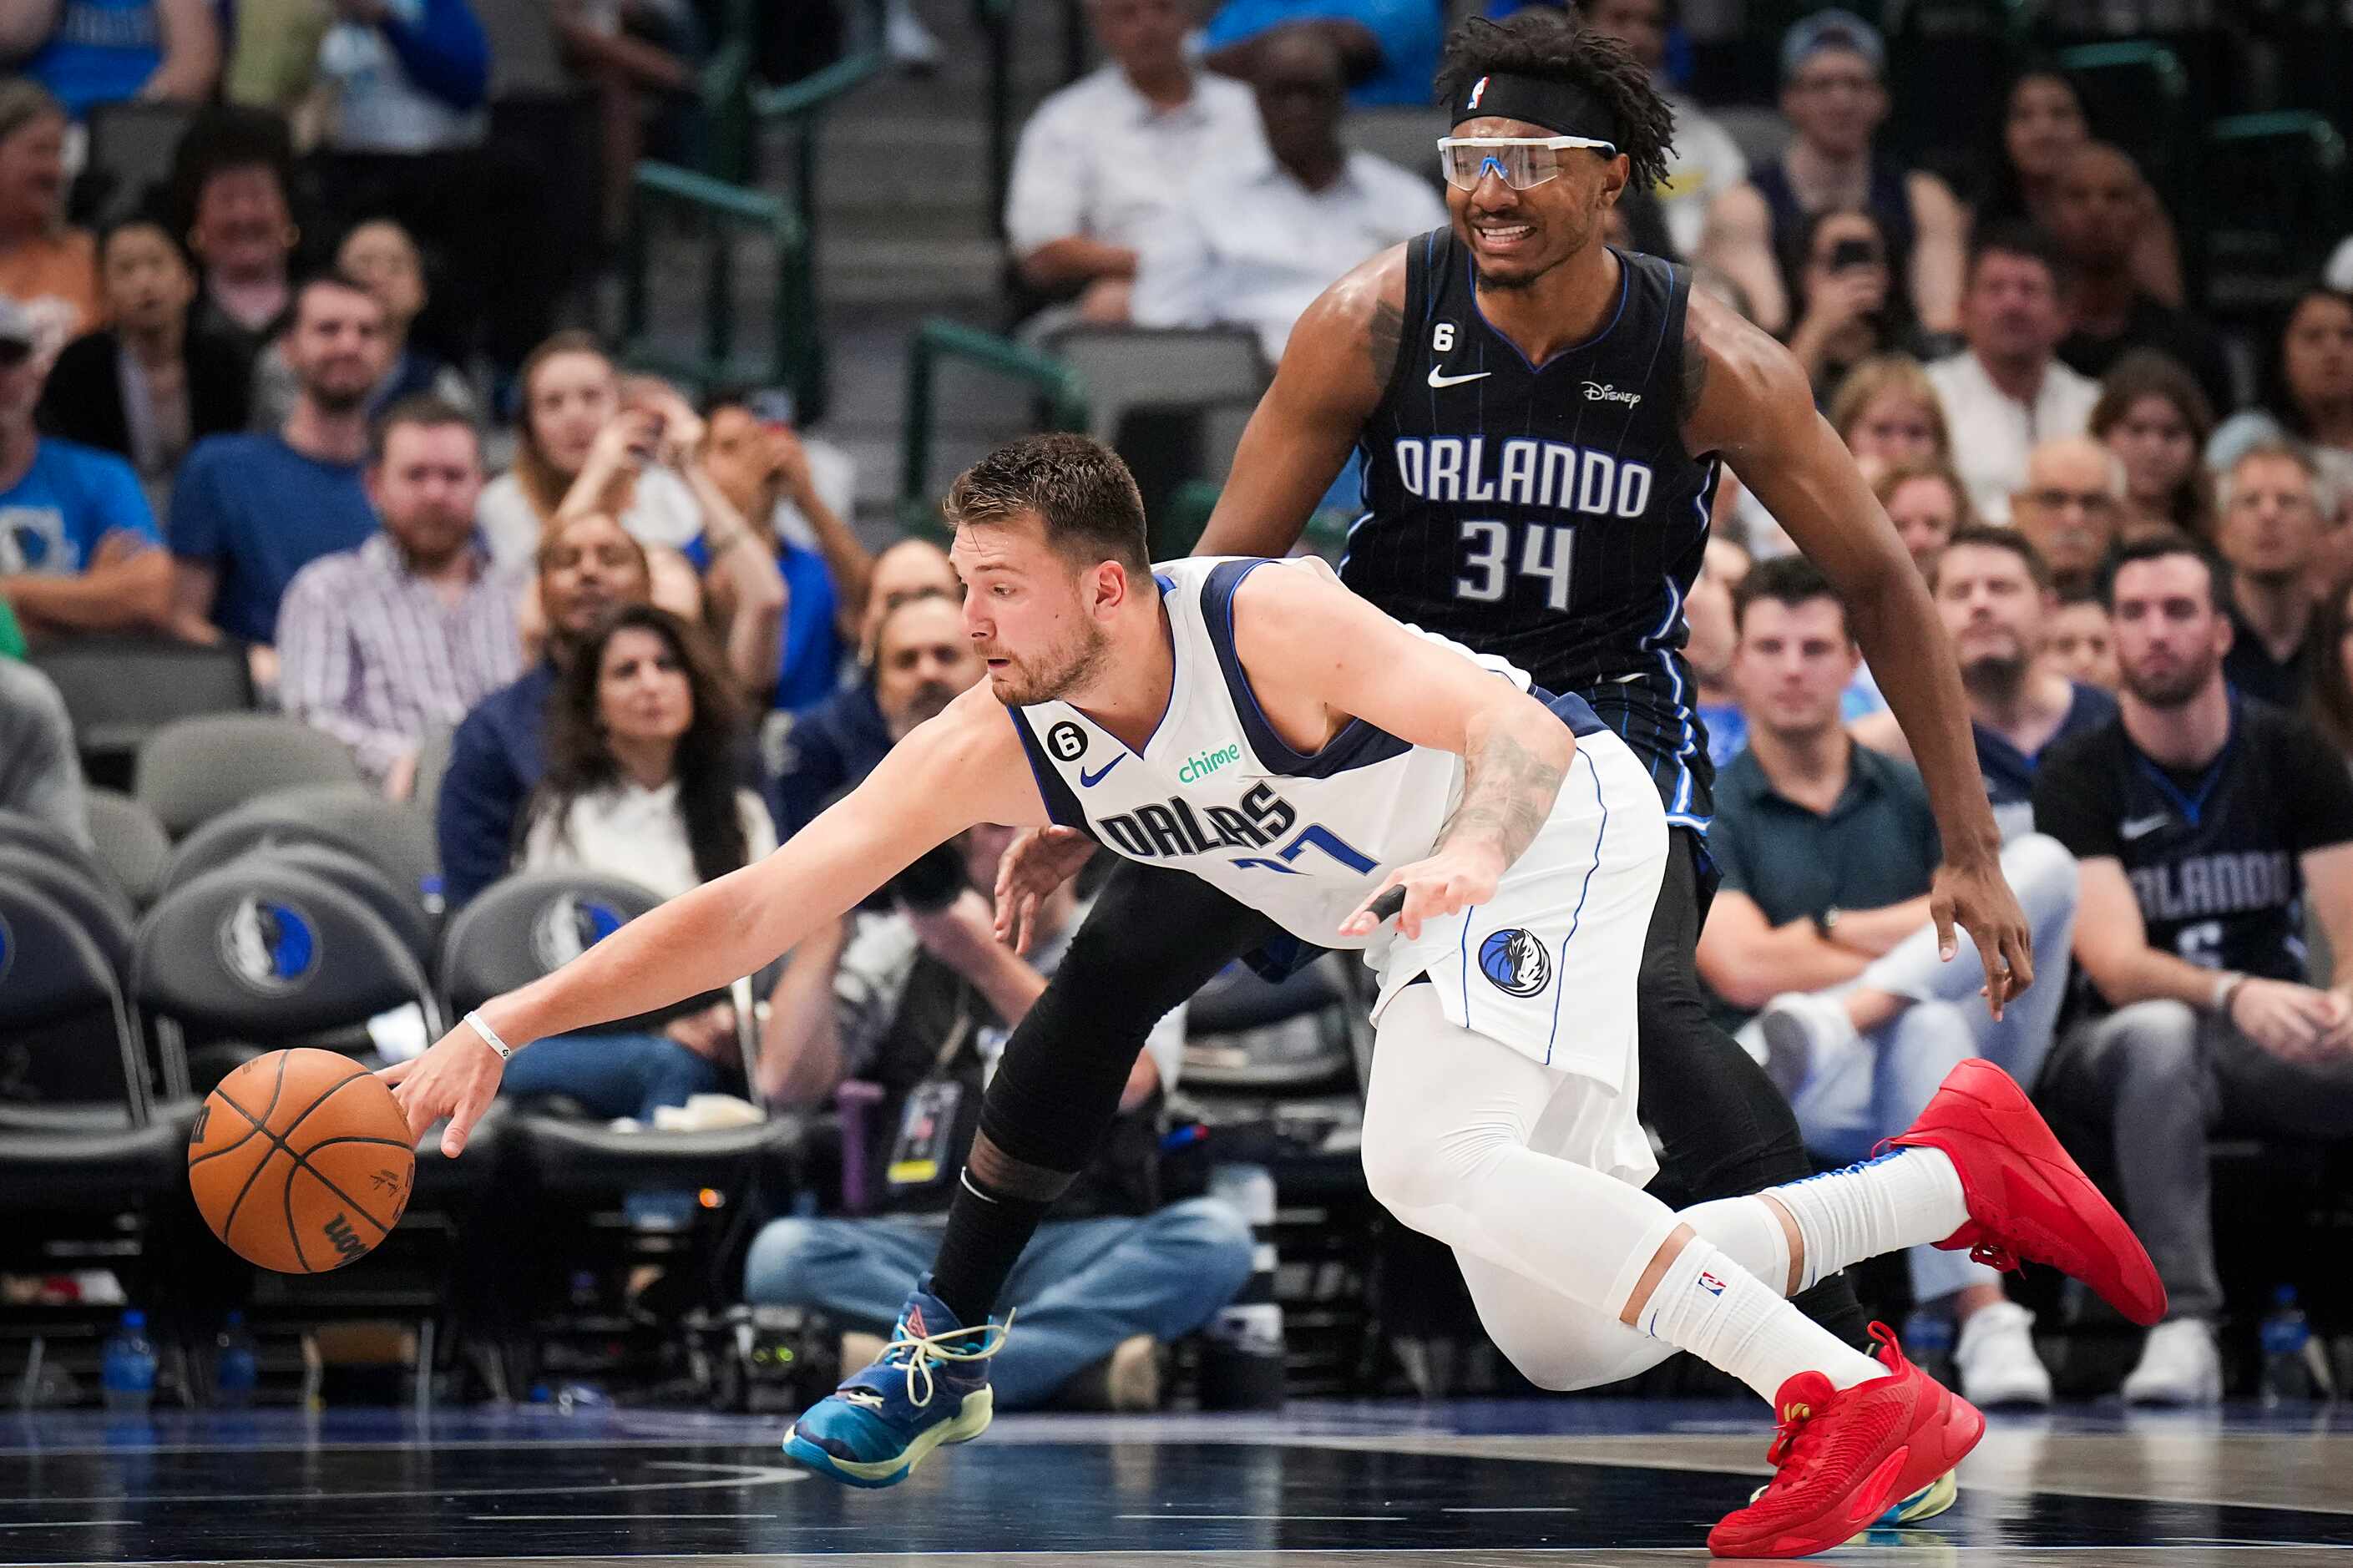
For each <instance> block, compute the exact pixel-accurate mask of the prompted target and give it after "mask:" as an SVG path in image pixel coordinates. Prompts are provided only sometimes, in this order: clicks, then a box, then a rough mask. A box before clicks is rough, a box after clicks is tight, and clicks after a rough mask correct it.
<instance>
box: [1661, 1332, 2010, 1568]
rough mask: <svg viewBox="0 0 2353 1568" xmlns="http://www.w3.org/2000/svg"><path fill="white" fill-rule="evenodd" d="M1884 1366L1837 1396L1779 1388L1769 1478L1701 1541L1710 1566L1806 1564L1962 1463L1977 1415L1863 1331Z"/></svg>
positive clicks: (1883, 1339)
mask: <svg viewBox="0 0 2353 1568" xmlns="http://www.w3.org/2000/svg"><path fill="white" fill-rule="evenodd" d="M1871 1336H1872V1338H1873V1339H1875V1340H1877V1341H1879V1342H1880V1349H1879V1359H1880V1360H1881V1361H1882V1362H1883V1363H1885V1364H1886V1366H1887V1367H1888V1369H1889V1371H1888V1374H1887V1375H1886V1376H1885V1377H1874V1378H1873V1379H1872V1380H1871V1381H1870V1382H1869V1383H1859V1384H1855V1385H1854V1386H1853V1387H1852V1388H1850V1389H1846V1390H1844V1391H1843V1392H1841V1391H1839V1390H1836V1389H1833V1388H1831V1380H1830V1379H1829V1378H1827V1377H1825V1376H1824V1375H1822V1374H1821V1373H1819V1372H1801V1373H1799V1374H1798V1375H1797V1376H1795V1377H1793V1378H1791V1379H1789V1381H1788V1382H1787V1383H1785V1384H1782V1385H1781V1393H1780V1397H1779V1398H1778V1399H1776V1400H1775V1401H1774V1406H1775V1408H1776V1409H1778V1411H1779V1412H1780V1414H1781V1429H1780V1431H1779V1432H1778V1434H1776V1435H1775V1436H1774V1438H1773V1446H1772V1447H1770V1448H1768V1449H1767V1450H1766V1451H1765V1457H1766V1458H1767V1459H1770V1460H1771V1461H1772V1462H1773V1465H1774V1467H1775V1471H1776V1473H1775V1475H1774V1477H1773V1479H1772V1480H1771V1481H1770V1482H1768V1483H1767V1486H1766V1488H1765V1489H1764V1490H1763V1491H1762V1492H1759V1493H1758V1494H1757V1498H1756V1500H1754V1501H1753V1502H1751V1503H1750V1504H1749V1505H1748V1506H1747V1507H1746V1508H1744V1509H1740V1510H1736V1511H1735V1512H1732V1513H1728V1514H1725V1516H1724V1517H1723V1518H1722V1519H1721V1520H1719V1521H1716V1526H1715V1529H1714V1530H1711V1531H1708V1532H1707V1549H1708V1550H1709V1551H1710V1552H1714V1553H1715V1555H1716V1556H1718V1557H1806V1556H1810V1555H1811V1554H1813V1553H1814V1552H1826V1551H1828V1550H1829V1549H1830V1548H1831V1547H1833V1546H1838V1545H1841V1544H1842V1543H1844V1542H1847V1541H1850V1540H1852V1539H1853V1538H1854V1536H1856V1535H1857V1534H1859V1533H1860V1532H1862V1531H1866V1530H1868V1529H1870V1528H1871V1527H1872V1525H1873V1524H1874V1523H1876V1522H1877V1521H1878V1520H1879V1518H1880V1516H1881V1515H1882V1514H1883V1513H1885V1512H1886V1511H1887V1505H1888V1504H1889V1503H1891V1502H1893V1501H1894V1500H1897V1499H1899V1498H1904V1497H1908V1496H1910V1495H1911V1494H1912V1493H1913V1492H1915V1491H1917V1490H1918V1489H1920V1488H1922V1487H1924V1486H1926V1485H1927V1484H1928V1483H1929V1482H1930V1481H1932V1480H1934V1479H1936V1478H1937V1477H1938V1476H1941V1475H1943V1474H1944V1473H1945V1472H1946V1471H1947V1470H1949V1469H1951V1468H1953V1467H1954V1466H1955V1465H1957V1464H1958V1463H1960V1460H1961V1456H1962V1455H1964V1454H1966V1453H1968V1451H1969V1450H1970V1449H1971V1448H1974V1447H1977V1445H1978V1438H1979V1437H1981V1436H1984V1435H1985V1417H1984V1416H1982V1415H1978V1412H1977V1407H1976V1406H1975V1405H1971V1404H1970V1403H1969V1402H1968V1400H1966V1399H1963V1398H1962V1397H1961V1396H1960V1395H1959V1394H1955V1393H1953V1392H1952V1391H1951V1390H1949V1389H1947V1388H1946V1387H1945V1386H1944V1385H1943V1384H1940V1383H1938V1382H1937V1381H1936V1379H1935V1378H1933V1377H1930V1376H1929V1375H1928V1374H1927V1373H1925V1372H1922V1371H1921V1370H1920V1369H1919V1368H1918V1367H1916V1366H1914V1365H1913V1364H1912V1363H1910V1362H1908V1361H1906V1360H1905V1359H1904V1352H1903V1350H1902V1349H1901V1347H1899V1346H1898V1345H1897V1344H1896V1342H1895V1336H1894V1334H1892V1333H1890V1332H1888V1331H1887V1329H1886V1327H1885V1325H1883V1324H1880V1323H1873V1324H1872V1325H1871Z"/></svg>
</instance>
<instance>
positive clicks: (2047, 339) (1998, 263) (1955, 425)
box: [1928, 229, 2100, 571]
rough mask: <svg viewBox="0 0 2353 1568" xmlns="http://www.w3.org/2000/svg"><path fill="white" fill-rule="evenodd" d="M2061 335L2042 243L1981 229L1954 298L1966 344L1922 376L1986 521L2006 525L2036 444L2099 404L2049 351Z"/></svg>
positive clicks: (2066, 430) (2054, 275) (2082, 419)
mask: <svg viewBox="0 0 2353 1568" xmlns="http://www.w3.org/2000/svg"><path fill="white" fill-rule="evenodd" d="M2066 331H2067V318H2066V314H2065V312H2064V311H2063V310H2062V309H2061V307H2060V301H2059V263H2058V260H2057V258H2056V257H2055V255H2054V254H2053V252H2052V248H2051V244H2050V241H2049V240H2047V239H2045V238H2044V237H2042V235H2040V234H2037V233H2035V232H2033V231H2032V230H2030V229H1989V230H1987V231H1985V232H1983V233H1981V234H1979V235H1978V237H1977V238H1976V239H1975V240H1974V241H1973V242H1972V244H1971V247H1970V250H1969V268H1968V288H1967V289H1966V291H1965V292H1964V294H1963V296H1962V300H1961V336H1962V338H1963V340H1964V341H1965V342H1967V343H1968V347H1967V348H1965V349H1963V350H1962V351H1961V352H1960V353H1957V354H1954V355H1952V356H1951V357H1950V358H1947V359H1941V360H1938V361H1937V362H1936V363H1934V364H1932V365H1930V366H1929V367H1928V380H1929V383H1930V384H1932V385H1934V386H1935V387H1936V395H1937V397H1938V398H1939V399H1940V400H1941V401H1942V402H1943V403H1944V405H1945V417H1946V419H1947V421H1948V422H1950V424H1951V426H1952V431H1953V466H1954V467H1955V468H1958V469H1959V470H1960V474H1961V478H1962V479H1966V480H1968V486H1969V500H1970V501H1971V502H1972V503H1973V504H1975V506H1976V507H1977V509H1978V516H1979V517H1982V518H1984V519H1985V520H1986V521H1989V522H2008V521H2010V496H2011V494H2012V493H2013V492H2014V491H2016V490H2017V489H2019V488H2020V486H2021V483H2022V482H2023V481H2024V479H2025V478H2026V460H2027V457H2028V454H2029V453H2031V451H2032V450H2033V449H2034V445H2035V443H2036V442H2038V441H2051V440H2054V439H2056V438H2058V437H2063V436H2080V435H2082V434H2083V433H2084V426H2085V424H2086V422H2087V421H2088V420H2089V419H2090V418H2091V416H2092V405H2093V404H2094V403H2097V402H2098V401H2099V400H2100V387H2099V383H2097V382H2095V381H2092V380H2089V379H2087V378H2086V377H2084V376H2081V375H2078V374H2075V373H2074V372H2073V371H2072V370H2069V369H2068V368H2067V367H2066V366H2065V365H2063V364H2062V363H2059V362H2058V360H2057V359H2056V358H2054V357H2053V351H2054V350H2055V349H2056V348H2057V346H2058V343H2059V340H2060V339H2061V338H2062V337H2063V336H2064V335H2065V334H2066ZM2052 570H2053V571H2057V570H2059V565H2058V563H2057V562H2056V561H2053V562H2052Z"/></svg>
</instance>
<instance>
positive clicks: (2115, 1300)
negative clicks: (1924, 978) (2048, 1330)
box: [1887, 1058, 2165, 1327]
mask: <svg viewBox="0 0 2353 1568" xmlns="http://www.w3.org/2000/svg"><path fill="white" fill-rule="evenodd" d="M1924 1124H1926V1125H1924ZM1946 1137H1954V1138H1963V1139H1970V1138H1973V1139H1976V1140H1978V1141H1979V1142H1985V1143H1990V1144H1994V1145H1997V1146H1999V1147H2000V1148H2001V1149H2003V1150H2005V1151H2006V1152H2008V1154H2009V1156H2010V1158H2009V1159H2008V1160H2006V1161H2005V1162H2004V1163H2005V1165H2006V1166H2007V1167H2008V1168H2010V1169H2013V1170H2017V1171H2019V1172H2020V1173H2021V1174H2023V1175H2024V1176H2026V1177H2027V1178H2028V1179H2029V1180H2030V1181H2031V1182H2032V1183H2033V1184H2035V1185H2036V1187H2037V1188H2039V1192H2038V1194H2037V1195H2039V1196H2040V1197H2042V1199H2043V1200H2044V1201H2045V1202H2046V1203H2049V1204H2052V1205H2055V1206H2056V1207H2058V1208H2059V1209H2061V1210H2062V1211H2063V1212H2064V1213H2066V1214H2067V1215H2071V1216H2073V1220H2074V1222H2075V1226H2074V1227H2073V1228H2080V1230H2081V1231H2082V1233H2083V1235H2082V1237H2081V1240H2082V1242H2083V1244H2084V1245H2083V1246H2082V1247H2070V1249H2071V1250H2083V1251H2087V1252H2088V1253H2089V1258H2088V1262H2089V1263H2090V1264H2091V1265H2092V1267H2091V1268H2087V1269H2086V1271H2085V1272H2084V1273H2082V1274H2078V1275H2077V1276H2076V1277H2077V1278H2079V1279H2083V1281H2084V1283H2085V1284H2086V1285H2089V1286H2091V1287H2092V1289H2094V1290H2096V1291H2098V1292H2099V1293H2100V1295H2101V1297H2102V1298H2103V1299H2104V1300H2106V1301H2107V1303H2108V1304H2109V1305H2110V1306H2112V1307H2114V1308H2116V1310H2117V1311H2119V1312H2122V1313H2123V1314H2124V1315H2125V1316H2126V1317H2127V1318H2129V1319H2131V1320H2132V1321H2134V1322H2136V1323H2139V1324H2141V1325H2143V1326H2144V1327H2146V1326H2147V1325H2149V1324H2152V1323H2156V1322H2158V1321H2161V1320H2163V1318H2164V1317H2165V1284H2164V1282H2163V1281H2162V1280H2160V1279H2158V1277H2157V1265H2156V1264H2154V1263H2153V1262H2151V1261H2150V1260H2149V1256H2148V1249H2147V1247H2143V1246H2142V1245H2141V1244H2140V1237H2137V1236H2135V1235H2134V1234H2133V1230H2132V1226H2129V1225H2127V1224H2126V1223H2125V1217H2124V1215H2120V1214H2118V1213H2117V1212H2116V1205H2113V1204H2111V1203H2109V1202H2108V1200H2107V1198H2106V1196H2105V1194H2102V1193H2101V1191H2100V1189H2099V1188H2098V1186H2096V1185H2095V1184H2094V1183H2093V1181H2092V1179H2091V1178H2090V1177H2089V1176H2087V1175H2085V1174H2084V1168H2083V1167H2082V1166H2081V1165H2078V1164H2076V1163H2075V1161H2074V1159H2073V1156H2071V1155H2070V1154H2069V1153H2068V1152H2067V1151H2066V1150H2065V1149H2064V1148H2063V1147H2062V1146H2061V1145H2060V1142H2059V1137H2058V1134H2056V1133H2054V1132H2052V1131H2051V1125H2050V1123H2049V1122H2047V1121H2043V1120H2042V1112H2041V1111H2039V1110H2035V1109H2034V1104H2033V1102H2032V1101H2031V1100H2028V1099H2027V1098H2026V1091H2025V1090H2024V1089H2021V1088H2019V1086H2018V1083H2017V1080H2016V1079H2012V1078H2011V1077H2010V1075H2009V1074H2008V1073H2006V1072H2004V1071H2002V1070H2001V1068H1998V1067H1996V1066H1995V1065H1994V1064H1993V1063H1991V1062H1989V1061H1985V1060H1983V1059H1981V1058H1973V1059H1971V1060H1968V1061H1965V1062H1963V1063H1961V1064H1960V1065H1959V1066H1958V1067H1957V1068H1954V1069H1953V1070H1952V1071H1951V1072H1950V1073H1948V1074H1947V1075H1946V1077H1945V1081H1944V1084H1943V1085H1942V1087H1940V1088H1939V1089H1937V1090H1936V1098H1935V1099H1934V1100H1930V1101H1929V1102H1928V1106H1927V1109H1926V1110H1923V1111H1922V1112H1921V1113H1920V1121H1918V1122H1915V1123H1914V1130H1913V1131H1906V1132H1901V1133H1898V1134H1897V1135H1896V1136H1895V1137H1894V1138H1891V1139H1889V1140H1888V1141H1887V1142H1889V1143H1890V1144H1893V1145H1895V1146H1898V1147H1913V1146H1926V1147H1929V1148H1936V1149H1943V1148H1944V1145H1943V1144H1942V1142H1939V1140H1940V1139H1942V1138H1946ZM1944 1152H1945V1154H1946V1157H1947V1158H1948V1159H1951V1160H1952V1161H1953V1163H1954V1165H1955V1167H1956V1168H1957V1169H1959V1170H1960V1171H1961V1173H1962V1175H1963V1179H1964V1183H1965V1184H1968V1185H1969V1186H1971V1187H1972V1188H1974V1186H1975V1184H1969V1183H1968V1166H1967V1165H1966V1164H1965V1163H1964V1162H1963V1161H1961V1160H1960V1159H1959V1158H1958V1157H1957V1156H1955V1155H1954V1154H1953V1152H1952V1151H1951V1150H1949V1149H1945V1150H1944ZM1986 1195H1987V1196H1988V1197H1989V1198H1991V1197H1994V1196H1995V1195H1996V1194H1986ZM2000 1196H2002V1197H2004V1198H2007V1197H2008V1196H2009V1194H2000ZM1970 1197H1971V1199H1972V1200H1973V1202H1974V1200H1976V1199H1977V1198H1978V1193H1977V1192H1976V1191H1974V1190H1972V1191H1971V1192H1970ZM2007 1206H2008V1207H2009V1208H2010V1213H2011V1217H2012V1218H2013V1219H2015V1220H2023V1221H2026V1222H2028V1223H2032V1220H2033V1216H2032V1215H2031V1214H2028V1213H2021V1212H2020V1209H2019V1205H2016V1204H2014V1203H2011V1204H2009V1205H2007ZM1980 1228H1981V1227H1980V1226H1978V1222H1977V1221H1975V1220H1974V1219H1973V1220H1971V1222H1970V1224H1969V1225H1968V1226H1967V1227H1965V1228H1964V1229H1963V1230H1962V1231H1961V1232H1960V1233H1958V1234H1957V1236H1955V1237H1952V1238H1951V1239H1950V1240H1947V1241H1940V1242H1938V1243H1937V1244H1936V1245H1937V1246H1938V1247H1944V1248H1946V1249H1947V1250H1954V1249H1957V1248H1959V1247H1965V1246H1968V1245H1969V1242H1970V1241H1971V1240H1974V1239H1976V1237H1977V1236H1978V1232H1979V1230H1980ZM2037 1228H2039V1229H2042V1230H2043V1232H2044V1234H2045V1235H2052V1232H2051V1231H2050V1229H2049V1227H2044V1226H2037ZM2053 1239H2054V1240H2062V1241H2063V1240H2064V1238H2063V1237H2056V1236H2054V1237H2053ZM2095 1275H2096V1276H2098V1277H2097V1278H2094V1276H2095Z"/></svg>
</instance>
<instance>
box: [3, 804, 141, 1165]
mask: <svg viewBox="0 0 2353 1568" xmlns="http://www.w3.org/2000/svg"><path fill="white" fill-rule="evenodd" d="M129 939H130V931H129V928H128V926H127V924H126V923H125V922H124V921H123V918H122V916H121V912H120V911H119V910H116V909H115V908H114V907H113V905H112V904H111V902H110V900H109V899H108V897H107V896H106V895H104V894H102V893H101V892H100V890H99V889H94V888H91V887H90V886H88V885H87V884H83V883H80V882H79V881H78V879H75V877H74V876H73V874H72V873H71V872H70V871H69V870H67V869H66V868H63V867H62V866H61V865H59V864H58V862H56V861H53V860H49V859H47V858H43V857H41V856H39V855H36V854H33V853H31V852H29V851H26V850H23V849H16V848H0V1047H5V1050H4V1051H0V1080H5V1099H0V1128H7V1129H10V1130H22V1129H38V1130H43V1131H88V1130H90V1129H92V1128H97V1127H105V1126H110V1125H111V1126H121V1127H129V1126H131V1125H133V1124H136V1123H140V1122H143V1121H146V1120H147V1110H148V1103H147V1081H146V1080H147V1074H146V1069H145V1064H144V1063H143V1061H142V1058H141V1056H140V1051H139V1042H138V1037H137V1033H136V1031H135V1028H134V1026H133V1024H132V1016H131V1010H130V1007H129V1005H128V1004H127V1003H126V1001H125V998H124V995H123V989H122V972H123V961H124V959H125V958H126V956H127V955H128V952H129V949H130V940H129ZM92 1019H103V1020H104V1021H105V1023H106V1024H107V1025H108V1026H109V1027H107V1028H106V1029H104V1030H101V1031H95V1032H93V1031H91V1030H89V1029H86V1028H83V1029H77V1028H74V1027H72V1026H73V1025H75V1024H77V1023H81V1024H87V1023H89V1022H90V1021H91V1020H92ZM110 1035H111V1042H109V1044H110V1047H111V1048H110V1049H109V1050H108V1051H107V1053H106V1054H105V1055H104V1056H100V1055H99V1054H98V1053H95V1052H92V1051H91V1050H90V1048H89V1047H90V1044H91V1042H92V1041H93V1040H104V1039H106V1038H107V1037H108V1036H110ZM93 1113H94V1114H93Z"/></svg>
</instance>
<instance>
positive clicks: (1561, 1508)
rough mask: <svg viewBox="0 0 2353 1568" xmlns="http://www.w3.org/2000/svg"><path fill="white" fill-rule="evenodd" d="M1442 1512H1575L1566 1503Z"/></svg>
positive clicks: (1445, 1509) (1442, 1509) (1461, 1509)
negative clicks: (1534, 1506)
mask: <svg viewBox="0 0 2353 1568" xmlns="http://www.w3.org/2000/svg"><path fill="white" fill-rule="evenodd" d="M1438 1511H1439V1512H1440V1513H1575V1512H1577V1510H1575V1509H1573V1508H1569V1507H1567V1505H1565V1504H1560V1503H1553V1504H1549V1505H1546V1506H1545V1507H1541V1508H1441V1509H1440V1510H1438Z"/></svg>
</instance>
